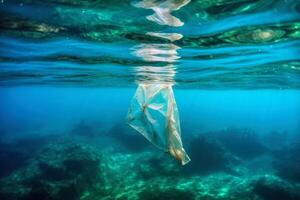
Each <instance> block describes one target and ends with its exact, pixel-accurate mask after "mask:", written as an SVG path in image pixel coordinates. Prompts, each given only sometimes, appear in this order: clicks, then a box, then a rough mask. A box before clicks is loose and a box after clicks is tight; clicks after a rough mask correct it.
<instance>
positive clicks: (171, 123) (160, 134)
mask: <svg viewBox="0 0 300 200" xmlns="http://www.w3.org/2000/svg"><path fill="white" fill-rule="evenodd" d="M128 123H129V125H130V126H131V127H132V128H134V129H135V130H137V131H138V132H140V133H141V134H142V135H143V136H145V137H146V138H147V139H148V140H149V141H150V142H151V143H153V144H154V145H155V146H157V147H158V148H160V149H162V150H164V151H165V152H168V153H170V154H171V155H172V156H173V157H174V158H175V159H176V160H178V161H179V162H180V163H181V164H182V165H184V164H186V163H188V162H189V161H190V158H189V157H188V155H187V154H186V152H185V150H184V149H183V146H182V141H181V130H180V121H179V115H178V109H177V105H176V102H175V98H174V94H173V89H172V85H171V84H164V83H150V84H143V83H141V84H139V86H138V88H137V90H136V93H135V95H134V97H133V99H132V102H131V106H130V108H129V112H128Z"/></svg>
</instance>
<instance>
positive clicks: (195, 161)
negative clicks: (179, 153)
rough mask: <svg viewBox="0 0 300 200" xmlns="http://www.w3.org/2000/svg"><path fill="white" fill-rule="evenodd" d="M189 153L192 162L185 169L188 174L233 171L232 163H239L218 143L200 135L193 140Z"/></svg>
mask: <svg viewBox="0 0 300 200" xmlns="http://www.w3.org/2000/svg"><path fill="white" fill-rule="evenodd" d="M187 152H188V154H189V156H190V158H191V162H190V163H189V164H188V165H186V166H185V167H184V170H185V171H186V173H190V174H209V173H212V172H217V171H231V164H232V162H233V161H234V162H237V161H236V159H235V158H234V157H232V155H231V154H229V153H228V152H226V150H225V149H224V148H222V146H220V145H219V144H218V143H217V142H215V141H211V140H209V139H207V138H206V137H204V136H202V135H199V136H197V137H195V138H192V140H191V141H190V144H189V145H188V148H187Z"/></svg>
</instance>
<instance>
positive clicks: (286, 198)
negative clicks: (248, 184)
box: [254, 175, 300, 200]
mask: <svg viewBox="0 0 300 200" xmlns="http://www.w3.org/2000/svg"><path fill="white" fill-rule="evenodd" d="M299 189H300V187H299V186H295V185H291V184H289V183H288V182H286V181H283V180H281V179H280V178H278V177H276V176H270V175H267V176H264V177H261V178H259V179H258V180H257V181H256V182H255V183H254V193H256V194H257V195H258V196H259V197H260V198H262V199H263V200H275V199H276V200H298V199H300V190H299Z"/></svg>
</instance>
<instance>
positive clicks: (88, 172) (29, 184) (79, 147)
mask: <svg viewBox="0 0 300 200" xmlns="http://www.w3.org/2000/svg"><path fill="white" fill-rule="evenodd" d="M100 160H101V156H100V154H99V153H98V152H97V151H96V150H95V149H93V148H91V147H89V146H86V145H83V144H75V143H72V142H69V141H61V142H58V143H51V144H49V145H47V146H46V147H44V148H43V149H42V150H41V151H40V152H39V154H38V155H37V156H36V157H35V158H33V159H32V160H31V162H30V163H29V164H28V165H27V166H26V167H24V168H22V169H20V170H17V171H15V172H14V173H13V174H11V175H10V176H8V177H7V178H4V179H2V180H1V182H0V186H1V187H0V195H1V196H2V197H3V198H2V199H5V200H6V199H7V200H14V199H18V200H19V199H21V200H27V199H28V200H29V199H39V200H44V199H45V200H46V199H47V200H50V199H51V200H58V199H72V200H73V199H74V200H76V199H80V195H81V194H82V193H83V192H85V191H87V190H93V189H95V185H97V184H96V183H100V182H101V175H100V172H101V170H100V168H99V165H100ZM97 190H101V188H97Z"/></svg>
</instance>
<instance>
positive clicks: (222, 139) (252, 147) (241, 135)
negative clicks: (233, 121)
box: [208, 128, 267, 159]
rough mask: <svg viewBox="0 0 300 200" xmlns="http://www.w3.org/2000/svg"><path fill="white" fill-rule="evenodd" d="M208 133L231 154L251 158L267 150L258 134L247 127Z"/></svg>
mask: <svg viewBox="0 0 300 200" xmlns="http://www.w3.org/2000/svg"><path fill="white" fill-rule="evenodd" d="M208 134H209V135H211V136H212V137H214V138H215V139H216V140H217V141H218V142H219V143H220V144H222V146H223V147H225V148H226V149H227V150H228V151H230V152H231V153H232V154H234V155H236V156H238V157H240V158H242V159H253V158H255V157H257V156H260V155H262V154H263V153H265V152H266V150H267V149H266V147H265V146H264V145H263V144H262V142H261V141H260V138H259V136H258V134H257V133H255V132H254V131H252V130H249V129H237V128H229V129H224V130H221V131H217V132H212V133H208Z"/></svg>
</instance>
